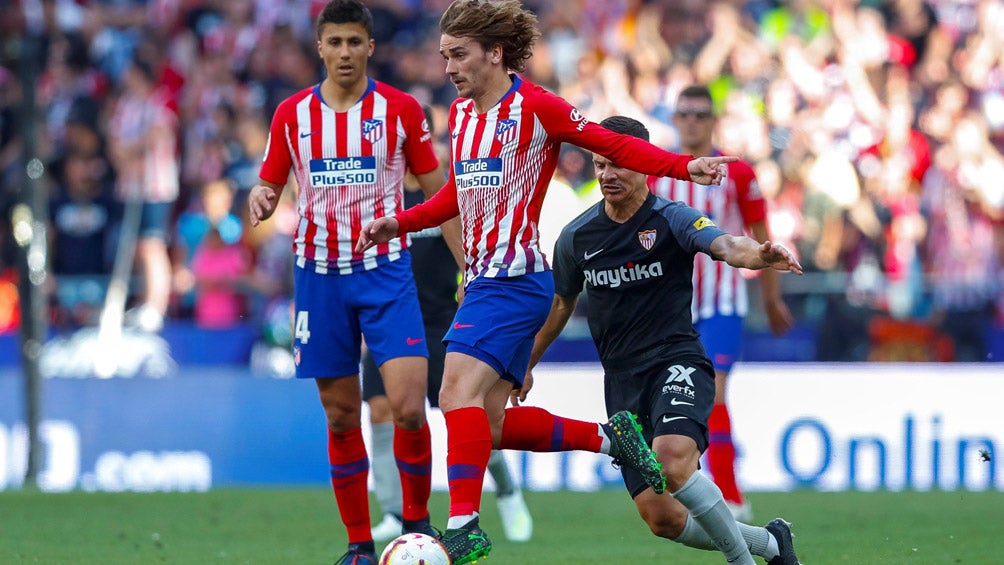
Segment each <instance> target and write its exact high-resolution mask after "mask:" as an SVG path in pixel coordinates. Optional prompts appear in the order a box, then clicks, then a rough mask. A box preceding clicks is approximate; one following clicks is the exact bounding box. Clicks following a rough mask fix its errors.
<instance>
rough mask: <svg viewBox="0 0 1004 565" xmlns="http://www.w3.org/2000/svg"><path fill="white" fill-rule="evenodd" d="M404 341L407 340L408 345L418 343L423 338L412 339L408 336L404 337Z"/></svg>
mask: <svg viewBox="0 0 1004 565" xmlns="http://www.w3.org/2000/svg"><path fill="white" fill-rule="evenodd" d="M405 341H406V342H408V345H415V344H418V343H422V342H423V341H425V340H424V339H412V338H410V337H409V338H405Z"/></svg>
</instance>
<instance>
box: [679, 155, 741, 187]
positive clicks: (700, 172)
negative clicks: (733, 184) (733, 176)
mask: <svg viewBox="0 0 1004 565" xmlns="http://www.w3.org/2000/svg"><path fill="white" fill-rule="evenodd" d="M738 160H739V157H736V156H735V155H721V156H718V157H698V158H696V159H693V160H692V161H689V162H688V163H687V172H688V173H690V180H692V181H694V182H696V183H698V184H707V185H717V184H721V183H722V181H723V180H725V176H726V174H727V173H728V167H726V166H725V165H726V164H727V163H734V162H736V161H738Z"/></svg>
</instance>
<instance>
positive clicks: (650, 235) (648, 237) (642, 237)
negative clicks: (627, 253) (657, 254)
mask: <svg viewBox="0 0 1004 565" xmlns="http://www.w3.org/2000/svg"><path fill="white" fill-rule="evenodd" d="M638 241H640V242H641V246H642V247H644V248H645V251H648V250H650V249H652V246H653V245H655V230H645V231H640V232H638Z"/></svg>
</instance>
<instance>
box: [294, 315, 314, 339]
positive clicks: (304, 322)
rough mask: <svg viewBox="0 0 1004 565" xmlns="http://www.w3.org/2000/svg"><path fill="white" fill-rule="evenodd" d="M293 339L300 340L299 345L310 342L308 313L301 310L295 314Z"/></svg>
mask: <svg viewBox="0 0 1004 565" xmlns="http://www.w3.org/2000/svg"><path fill="white" fill-rule="evenodd" d="M293 337H294V338H296V339H298V340H300V343H307V342H308V341H310V312H307V311H306V310H301V311H299V312H297V313H296V329H295V330H294V331H293Z"/></svg>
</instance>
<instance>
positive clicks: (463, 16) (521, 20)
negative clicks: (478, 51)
mask: <svg viewBox="0 0 1004 565" xmlns="http://www.w3.org/2000/svg"><path fill="white" fill-rule="evenodd" d="M439 31H440V32H441V33H443V34H444V35H452V36H453V37H469V38H471V39H473V40H474V41H477V42H478V45H480V46H481V48H482V49H484V50H485V51H488V50H490V49H491V48H492V47H494V46H496V45H500V46H501V47H502V64H503V65H505V68H506V70H510V71H514V72H517V73H521V72H523V71H524V70H525V69H526V62H527V60H529V59H530V57H532V56H533V44H534V43H536V41H537V39H538V38H539V37H540V30H539V29H538V27H537V15H536V14H534V13H533V12H531V11H530V10H526V9H524V8H523V6H522V5H521V4H520V3H519V0H498V1H495V2H489V1H487V0H454V2H453V3H452V4H450V7H449V8H447V9H446V11H445V12H443V17H442V18H440V20H439Z"/></svg>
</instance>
